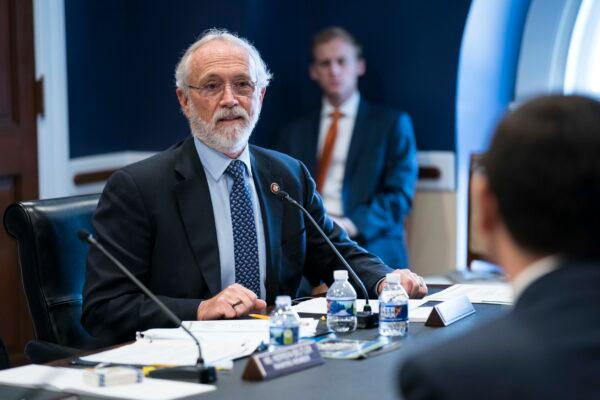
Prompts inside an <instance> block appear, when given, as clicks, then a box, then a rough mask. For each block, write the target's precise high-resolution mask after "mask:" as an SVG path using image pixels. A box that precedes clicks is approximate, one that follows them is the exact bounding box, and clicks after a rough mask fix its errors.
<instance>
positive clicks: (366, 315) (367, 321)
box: [271, 183, 379, 329]
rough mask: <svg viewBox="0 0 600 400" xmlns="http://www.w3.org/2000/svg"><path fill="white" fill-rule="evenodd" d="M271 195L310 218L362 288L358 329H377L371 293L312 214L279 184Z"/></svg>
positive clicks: (272, 187)
mask: <svg viewBox="0 0 600 400" xmlns="http://www.w3.org/2000/svg"><path fill="white" fill-rule="evenodd" d="M271 193H273V194H274V195H275V196H277V197H279V198H280V199H281V200H285V201H287V202H288V203H290V204H292V205H293V206H295V207H296V208H298V209H299V210H300V211H302V213H303V214H304V215H305V216H306V217H307V218H308V220H309V221H310V222H311V224H312V225H313V226H314V227H315V229H316V230H317V232H319V234H320V235H321V236H322V237H323V239H324V240H325V242H326V243H327V244H328V245H329V247H330V248H331V250H333V252H334V253H335V255H336V256H337V258H338V259H339V260H340V261H341V262H342V264H343V265H344V267H346V269H347V270H348V272H349V273H350V275H351V276H352V279H353V280H354V282H356V284H357V285H358V287H359V288H360V290H361V292H362V294H363V296H364V298H365V305H364V307H363V310H362V311H358V312H357V313H356V322H357V323H356V325H357V327H358V328H360V329H368V328H374V327H376V326H377V325H378V324H379V320H378V315H377V314H374V313H373V311H372V310H371V305H370V304H369V293H368V292H367V289H366V288H365V285H364V283H363V282H362V280H361V279H360V278H359V277H358V275H356V272H354V269H353V268H352V267H351V266H350V264H348V262H347V261H346V259H345V258H344V257H343V256H342V255H341V254H340V252H339V251H338V249H337V248H336V247H335V245H334V244H333V243H332V242H331V240H330V239H329V237H328V236H327V235H326V234H325V232H323V230H322V229H321V227H320V226H319V224H317V221H315V220H314V218H313V217H312V215H310V213H309V212H308V210H307V209H306V208H304V207H302V205H300V203H298V202H297V201H296V200H294V199H293V198H292V197H291V196H290V195H289V194H288V193H287V192H285V191H283V190H281V188H280V187H279V185H278V184H277V183H271Z"/></svg>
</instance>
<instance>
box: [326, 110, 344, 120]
mask: <svg viewBox="0 0 600 400" xmlns="http://www.w3.org/2000/svg"><path fill="white" fill-rule="evenodd" d="M329 116H330V117H331V118H332V119H333V121H337V120H339V119H340V118H342V117H343V116H344V114H342V113H341V112H340V110H339V109H337V108H336V109H335V110H333V112H331V114H329Z"/></svg>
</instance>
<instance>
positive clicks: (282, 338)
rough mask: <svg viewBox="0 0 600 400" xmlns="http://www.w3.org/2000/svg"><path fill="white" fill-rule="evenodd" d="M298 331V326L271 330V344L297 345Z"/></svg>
mask: <svg viewBox="0 0 600 400" xmlns="http://www.w3.org/2000/svg"><path fill="white" fill-rule="evenodd" d="M298 330H299V328H298V327H297V326H294V327H287V328H285V327H277V328H271V329H270V332H271V343H272V344H274V345H276V346H287V345H290V344H296V343H298Z"/></svg>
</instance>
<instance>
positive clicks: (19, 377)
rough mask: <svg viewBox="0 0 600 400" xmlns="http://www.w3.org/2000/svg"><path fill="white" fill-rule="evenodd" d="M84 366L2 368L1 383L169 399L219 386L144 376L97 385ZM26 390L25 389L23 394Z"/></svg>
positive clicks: (124, 396) (151, 398)
mask: <svg viewBox="0 0 600 400" xmlns="http://www.w3.org/2000/svg"><path fill="white" fill-rule="evenodd" d="M83 372H84V370H82V369H71V368H57V367H48V366H45V365H27V366H24V367H18V368H11V369H7V370H4V371H0V383H3V384H8V385H15V386H24V387H35V388H42V389H48V390H58V391H62V392H67V393H78V394H91V395H97V396H105V397H116V398H120V399H132V400H137V399H140V400H170V399H178V398H181V397H188V396H192V395H197V394H200V393H206V392H210V391H213V390H215V389H216V387H215V386H213V385H203V384H198V383H188V382H175V381H168V380H165V379H151V378H144V379H143V381H142V382H140V383H132V384H128V385H115V386H108V387H96V386H91V385H88V384H86V383H85V382H84V381H83ZM25 394H26V391H25V389H24V393H23V395H25Z"/></svg>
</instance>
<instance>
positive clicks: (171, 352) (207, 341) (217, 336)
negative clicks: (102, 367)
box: [82, 320, 269, 365]
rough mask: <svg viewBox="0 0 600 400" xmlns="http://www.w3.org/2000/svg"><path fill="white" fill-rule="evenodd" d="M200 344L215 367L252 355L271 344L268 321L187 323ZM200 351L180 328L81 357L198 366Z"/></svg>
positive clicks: (148, 334) (142, 334)
mask: <svg viewBox="0 0 600 400" xmlns="http://www.w3.org/2000/svg"><path fill="white" fill-rule="evenodd" d="M184 324H185V326H186V328H188V329H189V330H190V331H191V332H192V334H193V335H194V336H195V337H196V338H197V339H198V341H199V342H200V346H201V347H202V357H203V358H204V361H205V363H207V364H209V365H215V364H218V363H222V362H225V361H231V360H235V359H238V358H241V357H245V356H247V355H250V354H252V353H253V352H254V351H255V350H256V348H257V347H258V346H259V345H260V344H261V343H268V342H269V321H267V320H229V321H186V322H184ZM197 358H198V350H197V347H196V345H195V343H194V342H193V341H192V339H191V338H190V337H189V335H187V334H186V333H185V332H184V331H183V330H182V329H181V328H175V329H150V330H147V331H144V332H140V333H139V334H138V340H137V341H136V342H135V343H132V344H130V345H126V346H121V347H118V348H116V349H113V350H108V351H104V352H101V353H97V354H93V355H91V356H87V357H82V360H84V361H90V362H96V363H111V364H129V365H153V364H160V365H195V364H196V360H197Z"/></svg>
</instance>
